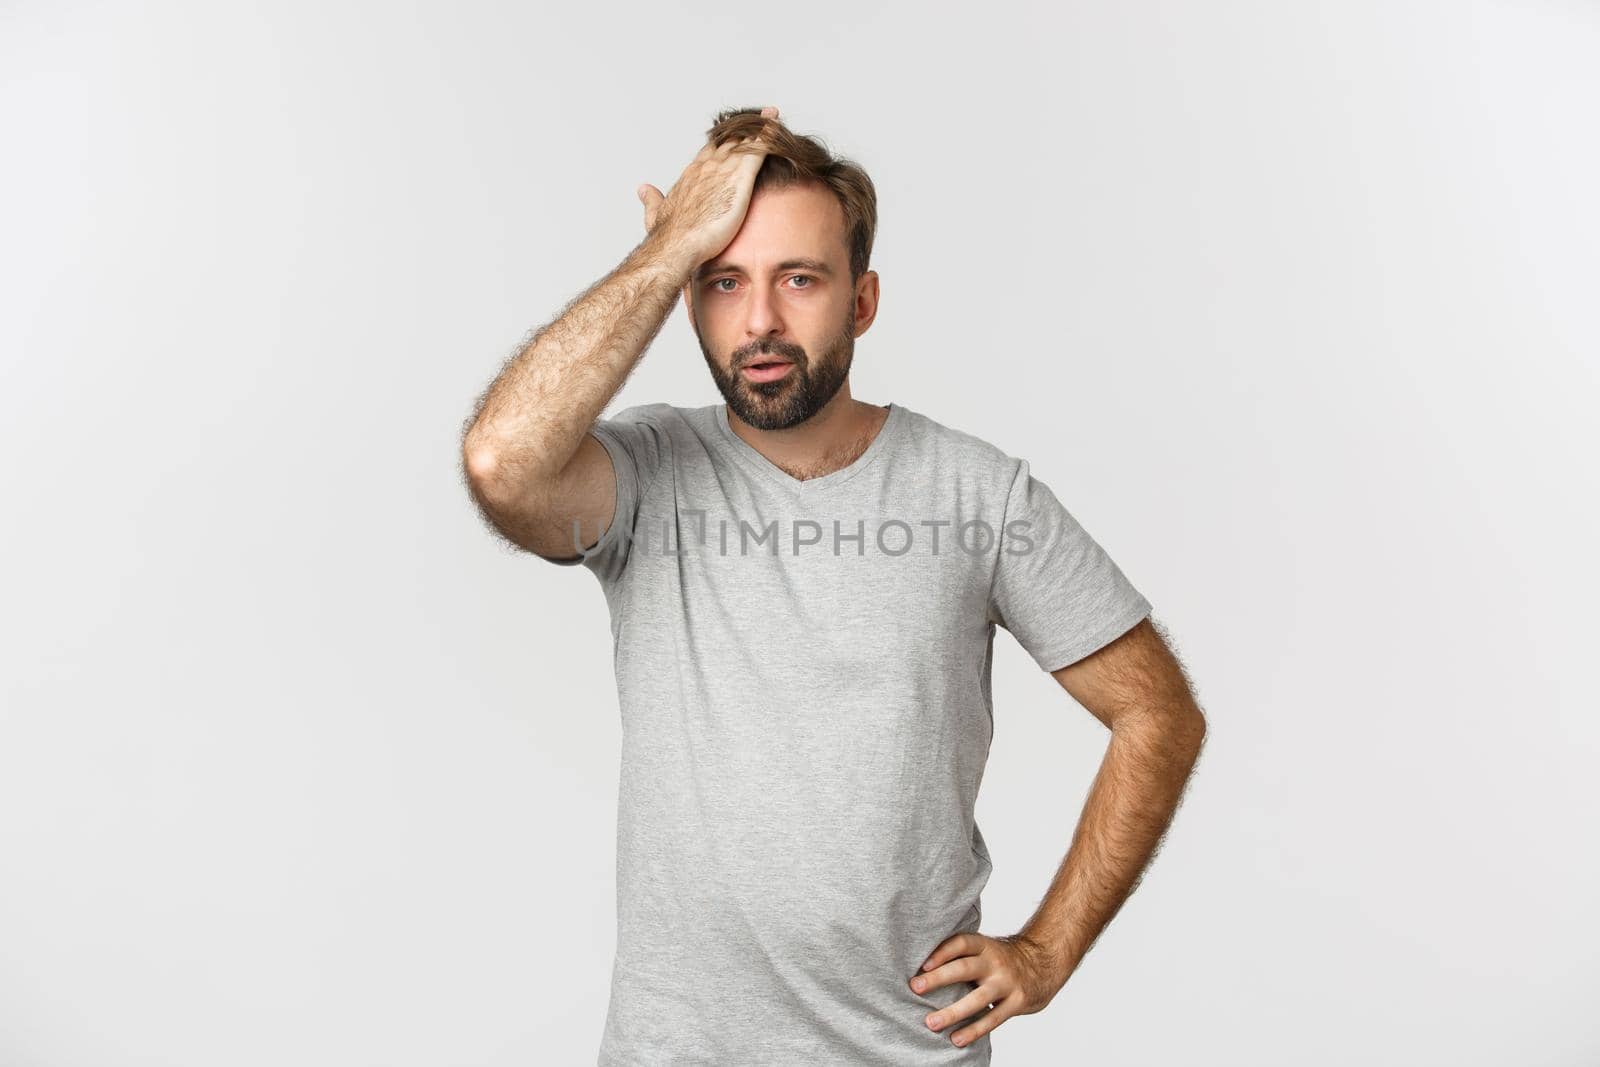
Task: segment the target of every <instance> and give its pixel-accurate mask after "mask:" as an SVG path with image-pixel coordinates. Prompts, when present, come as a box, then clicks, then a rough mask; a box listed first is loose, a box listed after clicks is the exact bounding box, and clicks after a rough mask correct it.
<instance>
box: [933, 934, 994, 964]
mask: <svg viewBox="0 0 1600 1067" xmlns="http://www.w3.org/2000/svg"><path fill="white" fill-rule="evenodd" d="M979 947H980V946H979V945H978V943H977V941H976V940H975V939H974V938H973V937H972V935H971V934H964V933H963V934H957V935H955V936H954V937H951V938H948V939H946V940H945V941H944V942H943V943H942V944H941V945H940V946H939V947H938V948H936V949H934V950H933V955H931V956H929V957H928V959H927V961H926V962H925V963H923V965H922V969H923V970H925V971H928V970H932V969H933V968H935V967H937V966H939V965H940V964H942V963H945V962H946V961H948V960H953V959H955V958H956V957H957V956H975V955H977V954H978V949H979Z"/></svg>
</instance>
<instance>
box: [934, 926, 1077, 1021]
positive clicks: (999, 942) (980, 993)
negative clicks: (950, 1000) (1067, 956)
mask: <svg viewBox="0 0 1600 1067" xmlns="http://www.w3.org/2000/svg"><path fill="white" fill-rule="evenodd" d="M1063 970H1064V968H1062V967H1061V966H1060V964H1059V963H1057V962H1056V961H1055V960H1054V959H1052V957H1051V954H1050V953H1049V952H1048V951H1047V950H1046V949H1045V947H1044V946H1043V945H1041V944H1039V943H1038V942H1037V941H1034V940H1033V939H1031V938H1029V937H1028V936H1027V935H1025V934H1012V935H1011V936H1009V937H987V936H985V935H983V934H979V933H959V934H956V935H955V936H954V937H951V938H949V939H948V940H946V941H945V942H944V943H943V944H941V945H940V946H939V947H938V948H936V949H934V951H933V955H931V956H929V957H928V959H927V962H925V963H924V964H923V965H922V971H921V972H920V973H919V974H917V976H916V977H914V978H912V979H911V989H912V992H915V993H927V992H928V991H929V990H930V989H938V988H939V987H940V986H946V985H950V984H951V983H952V982H973V983H976V985H977V987H978V988H977V989H974V990H973V991H972V992H971V993H968V994H967V995H966V996H964V997H962V998H961V999H960V1000H958V1001H956V1002H955V1003H954V1004H952V1005H950V1006H949V1007H948V1008H940V1009H939V1010H938V1011H936V1012H932V1013H930V1014H929V1015H928V1018H927V1020H926V1022H927V1024H928V1028H929V1029H930V1030H934V1031H940V1030H943V1029H944V1028H945V1027H947V1026H950V1025H951V1024H953V1023H957V1022H960V1021H961V1020H962V1019H969V1018H971V1017H972V1016H974V1015H977V1014H978V1013H979V1012H981V1011H983V1010H984V1009H985V1008H989V1009H990V1010H989V1011H988V1012H987V1013H985V1014H984V1016H983V1017H982V1018H981V1019H979V1020H977V1021H976V1022H974V1023H973V1024H972V1025H971V1026H966V1027H963V1028H961V1029H960V1030H957V1031H956V1032H955V1033H954V1034H952V1035H950V1040H951V1041H953V1042H954V1043H955V1044H957V1045H963V1046H964V1045H970V1044H972V1043H973V1042H974V1041H976V1040H978V1038H980V1037H982V1036H983V1035H984V1034H987V1033H989V1032H990V1031H991V1030H993V1029H994V1028H995V1027H997V1026H999V1025H1000V1024H1001V1023H1003V1022H1005V1021H1006V1020H1007V1019H1009V1018H1011V1017H1012V1016H1013V1015H1031V1014H1033V1013H1034V1012H1037V1011H1041V1010H1043V1008H1044V1006H1045V1005H1046V1004H1049V1003H1050V1001H1051V1000H1053V999H1054V998H1055V995H1056V994H1057V993H1058V992H1060V991H1061V987H1062V986H1064V985H1066V982H1067V976H1066V975H1065V974H1063V973H1061V972H1062V971H1063Z"/></svg>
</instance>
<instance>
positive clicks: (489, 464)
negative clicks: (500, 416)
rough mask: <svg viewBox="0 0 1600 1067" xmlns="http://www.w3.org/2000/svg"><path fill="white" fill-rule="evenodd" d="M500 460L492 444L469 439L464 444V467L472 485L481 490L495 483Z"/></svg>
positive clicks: (462, 460)
mask: <svg viewBox="0 0 1600 1067" xmlns="http://www.w3.org/2000/svg"><path fill="white" fill-rule="evenodd" d="M499 462H500V457H499V454H498V453H496V452H495V450H494V447H493V446H491V445H487V444H481V443H479V442H476V441H468V442H467V443H466V444H465V445H463V446H462V449H461V466H462V469H463V470H465V471H466V472H467V480H468V481H470V482H471V483H472V487H473V488H474V489H476V490H478V491H479V492H483V491H484V490H485V489H486V488H487V487H488V486H490V485H492V484H494V480H495V474H496V470H497V468H498V466H499Z"/></svg>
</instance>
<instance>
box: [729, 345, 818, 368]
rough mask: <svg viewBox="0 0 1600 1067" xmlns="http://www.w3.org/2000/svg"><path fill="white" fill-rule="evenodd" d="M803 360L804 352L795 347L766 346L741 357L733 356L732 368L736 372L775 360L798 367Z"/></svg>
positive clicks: (804, 357)
mask: <svg viewBox="0 0 1600 1067" xmlns="http://www.w3.org/2000/svg"><path fill="white" fill-rule="evenodd" d="M805 359H806V354H805V352H804V351H803V350H801V349H799V348H797V347H796V348H791V347H789V346H787V345H766V346H763V347H761V348H758V349H754V350H752V351H750V352H749V353H748V354H746V355H744V356H742V357H741V356H739V355H737V354H735V357H734V362H733V366H734V369H735V370H738V369H741V368H744V367H752V366H755V365H756V364H757V363H771V362H773V361H775V360H782V361H784V362H787V363H794V364H797V365H798V364H803V363H804V362H805Z"/></svg>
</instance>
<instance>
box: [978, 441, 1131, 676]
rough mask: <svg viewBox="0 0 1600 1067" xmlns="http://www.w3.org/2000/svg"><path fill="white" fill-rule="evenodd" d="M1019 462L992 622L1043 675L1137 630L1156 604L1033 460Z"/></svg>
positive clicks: (1002, 533) (994, 590)
mask: <svg viewBox="0 0 1600 1067" xmlns="http://www.w3.org/2000/svg"><path fill="white" fill-rule="evenodd" d="M1015 462H1016V464H1017V468H1016V475H1015V477H1014V479H1013V481H1012V483H1011V489H1010V492H1009V493H1008V495H1007V498H1006V514H1005V521H1004V523H1003V526H1002V529H1001V531H1000V536H999V541H1000V552H999V557H998V559H997V561H996V563H995V571H994V583H993V586H992V587H991V589H990V595H989V621H990V622H993V623H995V624H996V625H999V626H1002V627H1004V628H1005V629H1007V630H1009V631H1010V632H1011V634H1012V636H1013V637H1015V638H1016V639H1017V643H1018V644H1020V645H1021V646H1022V647H1023V649H1024V650H1026V651H1027V653H1028V655H1030V656H1032V657H1033V660H1034V662H1035V663H1037V664H1038V665H1039V666H1040V668H1041V669H1043V670H1045V671H1055V670H1059V669H1060V668H1062V667H1065V666H1067V665H1068V664H1072V663H1076V662H1077V661H1078V660H1080V659H1083V658H1084V657H1085V656H1087V655H1089V654H1090V653H1092V652H1097V651H1099V650H1100V649H1101V648H1103V647H1105V646H1106V645H1108V644H1110V643H1111V642H1112V641H1114V640H1116V639H1117V638H1118V637H1121V636H1122V635H1123V634H1125V633H1127V632H1128V631H1129V630H1131V629H1133V627H1134V626H1135V625H1136V624H1137V623H1138V622H1139V621H1140V620H1141V619H1143V618H1144V617H1145V616H1147V615H1149V614H1150V602H1149V601H1148V600H1146V599H1145V598H1144V596H1143V595H1142V594H1141V593H1140V592H1139V591H1138V590H1137V589H1135V588H1134V586H1133V583H1131V582H1130V581H1129V580H1128V578H1127V576H1126V575H1124V574H1123V573H1122V570H1121V568H1119V567H1118V566H1117V564H1116V563H1115V562H1114V561H1113V560H1112V559H1111V557H1110V556H1109V555H1108V554H1107V553H1106V551H1105V549H1103V548H1101V547H1100V545H1099V544H1098V543H1097V542H1096V541H1095V540H1094V538H1092V537H1090V536H1089V534H1088V532H1087V531H1085V530H1084V528H1083V527H1082V526H1081V525H1079V524H1078V521H1077V520H1076V519H1074V518H1073V517H1072V515H1071V514H1070V513H1069V512H1068V511H1067V509H1066V508H1065V507H1063V506H1062V504H1061V501H1059V500H1058V499H1056V495H1055V493H1053V492H1052V491H1051V489H1050V487H1049V486H1048V485H1046V484H1045V483H1044V482H1043V481H1041V480H1039V479H1038V478H1035V477H1033V474H1032V472H1031V471H1030V470H1029V467H1028V461H1027V460H1016V461H1015Z"/></svg>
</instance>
